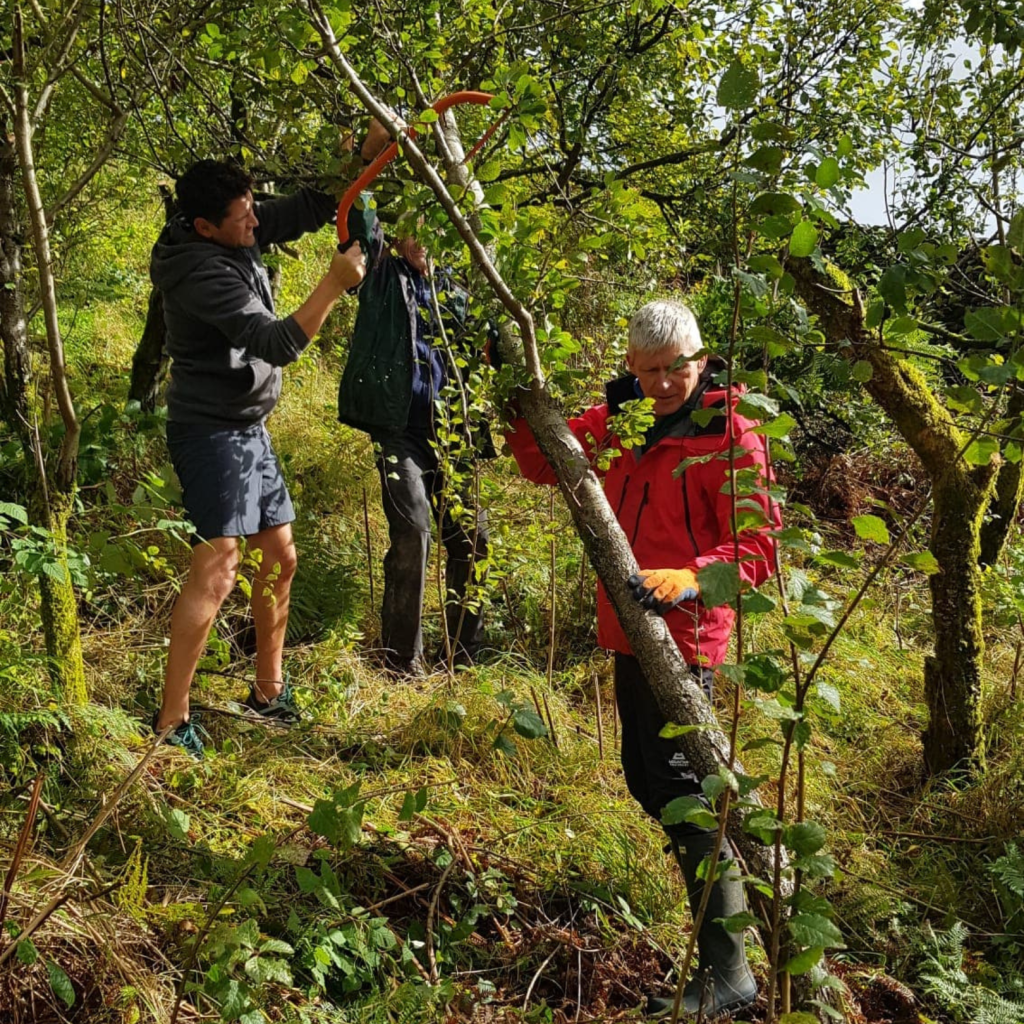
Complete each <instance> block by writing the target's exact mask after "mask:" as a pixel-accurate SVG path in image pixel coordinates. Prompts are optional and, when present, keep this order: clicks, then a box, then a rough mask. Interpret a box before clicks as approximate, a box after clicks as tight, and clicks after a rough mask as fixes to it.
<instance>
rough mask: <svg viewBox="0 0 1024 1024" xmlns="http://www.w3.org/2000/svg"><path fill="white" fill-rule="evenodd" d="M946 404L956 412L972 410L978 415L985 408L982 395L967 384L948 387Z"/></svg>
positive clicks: (971, 411)
mask: <svg viewBox="0 0 1024 1024" xmlns="http://www.w3.org/2000/svg"><path fill="white" fill-rule="evenodd" d="M946 404H947V405H948V406H949V408H950V409H952V410H953V411H954V412H970V413H974V414H975V415H977V414H978V413H980V412H981V410H982V409H983V408H984V404H985V403H984V401H983V400H982V397H981V395H979V394H978V392H977V391H975V389H974V388H972V387H968V386H967V385H966V384H958V385H956V386H955V387H950V388H946Z"/></svg>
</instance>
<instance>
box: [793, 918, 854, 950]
mask: <svg viewBox="0 0 1024 1024" xmlns="http://www.w3.org/2000/svg"><path fill="white" fill-rule="evenodd" d="M789 930H790V933H791V934H792V936H793V938H794V939H795V940H796V941H797V943H798V944H799V945H801V946H812V947H815V946H821V947H826V946H842V944H843V933H842V932H841V931H840V930H839V929H838V928H837V927H836V926H835V925H834V924H833V923H832V922H831V921H830V920H829V919H828V918H827V917H823V916H822V915H821V914H796V915H795V916H794V917H791V918H790V919H789Z"/></svg>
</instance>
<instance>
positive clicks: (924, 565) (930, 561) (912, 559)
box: [900, 551, 942, 576]
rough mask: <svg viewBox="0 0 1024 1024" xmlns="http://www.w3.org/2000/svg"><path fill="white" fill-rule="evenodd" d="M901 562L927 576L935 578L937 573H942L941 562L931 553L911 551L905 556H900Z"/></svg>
mask: <svg viewBox="0 0 1024 1024" xmlns="http://www.w3.org/2000/svg"><path fill="white" fill-rule="evenodd" d="M900 561H901V562H902V563H903V564H904V565H909V566H910V568H911V569H916V570H917V571H918V572H923V573H925V574H926V575H927V576H934V575H935V574H936V573H937V572H941V571H942V570H941V569H940V568H939V560H938V559H937V558H936V557H935V556H934V555H933V554H932V553H931V552H930V551H910V552H908V553H907V554H905V555H900Z"/></svg>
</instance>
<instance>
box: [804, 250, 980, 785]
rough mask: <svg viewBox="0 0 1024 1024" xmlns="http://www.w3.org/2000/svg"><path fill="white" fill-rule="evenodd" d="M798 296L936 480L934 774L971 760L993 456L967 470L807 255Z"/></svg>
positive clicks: (929, 666) (909, 384)
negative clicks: (866, 369) (862, 367)
mask: <svg viewBox="0 0 1024 1024" xmlns="http://www.w3.org/2000/svg"><path fill="white" fill-rule="evenodd" d="M789 270H790V272H791V273H792V274H793V277H794V278H795V280H796V289H797V293H798V294H799V295H800V297H801V298H802V299H803V301H804V303H805V304H806V305H807V307H808V309H810V310H811V312H813V313H815V314H817V316H818V318H819V320H820V321H821V325H822V328H823V329H824V331H825V335H826V337H827V338H828V339H829V342H830V344H831V345H833V346H834V347H835V350H836V351H839V352H841V353H842V354H843V356H844V357H845V358H847V359H849V360H851V361H861V360H862V361H864V362H867V363H868V364H869V365H870V366H871V379H870V380H869V381H867V383H866V384H865V385H864V386H865V388H866V390H867V391H868V392H869V393H870V394H871V396H872V398H874V400H875V401H876V402H877V403H878V404H879V406H881V408H882V409H883V410H884V412H885V413H886V414H887V415H888V416H889V418H890V419H891V420H892V422H893V423H894V424H895V426H896V429H897V430H898V431H899V432H900V434H901V435H902V437H903V438H904V440H905V441H906V442H907V444H909V445H910V447H911V448H913V449H914V451H915V452H916V453H917V455H918V457H919V458H920V460H921V463H922V464H923V466H924V468H925V471H926V472H927V474H928V478H929V480H930V481H931V485H932V536H931V544H930V548H931V552H932V554H933V555H934V556H935V559H936V561H937V562H938V564H939V572H937V573H936V574H934V575H933V576H932V577H931V581H930V584H931V595H932V622H933V625H934V630H935V649H934V653H933V654H932V655H930V656H929V657H928V658H927V659H926V661H925V673H924V675H925V700H926V702H927V705H928V714H929V720H928V725H927V727H926V728H925V730H924V733H923V735H922V741H923V744H924V758H925V764H926V767H927V768H928V770H929V771H930V772H932V773H937V772H942V771H946V770H948V769H950V768H953V767H954V766H956V765H959V764H964V763H969V762H970V761H972V760H973V759H974V758H976V756H977V753H978V749H979V745H980V741H981V728H980V720H979V710H978V703H979V697H980V692H981V665H982V658H983V656H984V651H985V642H984V639H983V636H982V619H981V597H980V593H979V586H980V583H981V568H980V565H979V558H980V555H981V531H982V521H983V518H984V516H985V513H986V512H987V511H988V510H989V508H990V506H991V505H992V502H993V500H994V498H995V495H996V479H997V476H998V475H999V464H998V459H993V460H992V461H991V462H990V463H989V464H988V465H985V466H973V465H970V464H968V463H967V462H966V461H965V460H964V458H963V455H964V451H965V449H966V447H967V444H968V440H969V438H968V437H967V436H966V435H965V434H963V432H962V431H961V430H960V429H959V428H958V427H957V426H956V424H955V423H954V421H953V417H952V416H951V415H950V413H949V412H948V410H947V409H946V408H945V407H944V406H943V405H942V404H941V403H940V402H939V401H938V399H936V397H935V396H934V394H933V393H932V390H931V388H930V387H929V385H928V382H927V380H926V379H925V378H924V376H923V375H922V374H921V373H919V372H918V371H917V370H916V369H915V368H914V367H913V366H911V365H910V364H909V363H908V362H907V361H906V360H904V359H899V358H897V357H896V356H894V355H893V354H892V353H891V352H888V351H886V350H885V349H883V348H882V347H881V345H879V344H878V343H877V342H876V340H875V338H874V337H873V336H872V334H871V332H870V331H869V330H868V329H867V328H866V327H865V325H864V310H863V308H862V307H861V304H860V299H859V296H855V302H854V304H853V305H850V304H848V303H847V302H844V301H843V300H842V299H841V298H840V297H839V296H838V295H837V294H836V293H835V292H834V290H830V286H831V282H828V281H819V280H818V279H817V277H816V275H815V272H814V270H813V269H812V267H811V265H810V263H809V262H808V261H807V260H791V261H790V266H789Z"/></svg>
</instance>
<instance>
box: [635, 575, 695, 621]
mask: <svg viewBox="0 0 1024 1024" xmlns="http://www.w3.org/2000/svg"><path fill="white" fill-rule="evenodd" d="M626 582H627V583H628V584H629V586H630V587H631V588H632V590H633V597H634V598H635V599H636V600H637V601H639V602H640V603H641V604H642V605H643V606H644V607H645V608H650V609H651V611H653V612H654V613H655V614H657V615H664V614H665V613H666V612H668V611H671V610H672V609H673V608H675V606H676V605H677V604H679V602H680V601H696V600H697V598H698V597H699V596H700V584H699V583H698V582H697V574H696V573H695V572H694V571H693V570H692V569H641V570H640V572H639V573H636V574H635V575H633V576H630V577H629V579H628V580H627V581H626Z"/></svg>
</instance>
